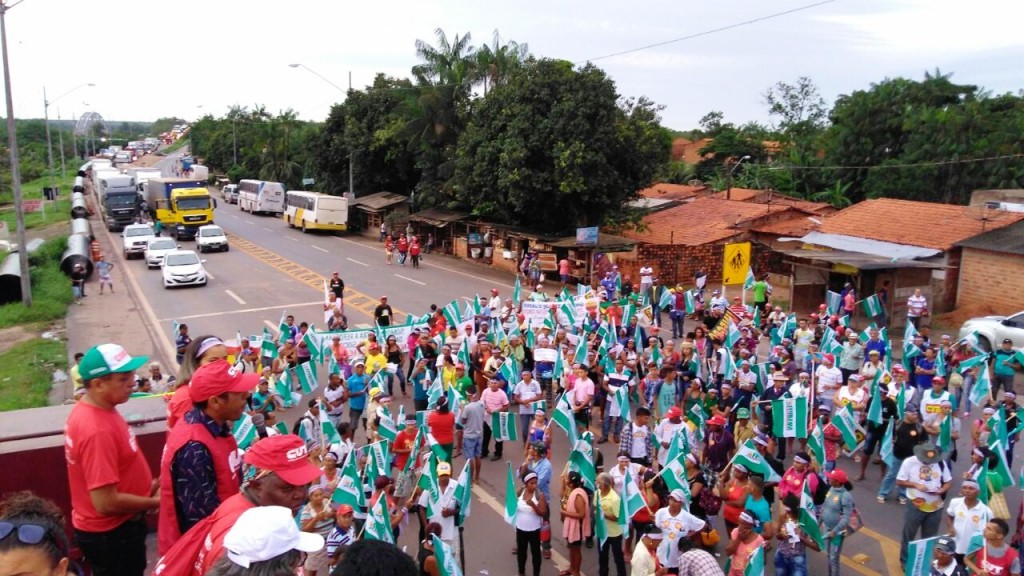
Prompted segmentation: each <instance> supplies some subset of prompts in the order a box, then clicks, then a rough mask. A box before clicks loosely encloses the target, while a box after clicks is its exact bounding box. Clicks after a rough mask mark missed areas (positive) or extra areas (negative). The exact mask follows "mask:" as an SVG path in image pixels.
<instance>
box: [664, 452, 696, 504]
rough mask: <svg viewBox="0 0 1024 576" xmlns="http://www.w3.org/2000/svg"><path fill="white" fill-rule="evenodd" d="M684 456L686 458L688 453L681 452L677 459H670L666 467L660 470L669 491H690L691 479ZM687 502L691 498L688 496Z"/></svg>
mask: <svg viewBox="0 0 1024 576" xmlns="http://www.w3.org/2000/svg"><path fill="white" fill-rule="evenodd" d="M684 458H686V455H685V454H680V455H679V456H678V457H676V458H675V459H673V460H669V461H668V462H667V463H666V464H665V468H663V469H662V470H661V472H660V474H661V475H662V477H663V478H664V480H665V486H667V487H668V489H669V492H671V491H672V490H682V491H683V492H684V493H687V494H689V492H690V481H689V479H688V478H687V477H686V465H685V464H684V463H683V459H684ZM687 502H689V498H687Z"/></svg>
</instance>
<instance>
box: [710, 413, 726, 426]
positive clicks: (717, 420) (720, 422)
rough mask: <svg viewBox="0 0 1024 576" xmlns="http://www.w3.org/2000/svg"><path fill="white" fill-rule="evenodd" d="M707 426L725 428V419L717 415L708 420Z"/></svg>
mask: <svg viewBox="0 0 1024 576" xmlns="http://www.w3.org/2000/svg"><path fill="white" fill-rule="evenodd" d="M706 424H707V425H708V426H725V418H722V416H721V415H719V414H715V415H714V416H712V417H711V418H708V421H707V422H706Z"/></svg>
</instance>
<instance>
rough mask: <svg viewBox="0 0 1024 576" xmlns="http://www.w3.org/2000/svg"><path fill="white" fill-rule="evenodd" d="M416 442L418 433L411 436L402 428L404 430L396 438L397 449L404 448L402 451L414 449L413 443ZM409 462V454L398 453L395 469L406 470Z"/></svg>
mask: <svg viewBox="0 0 1024 576" xmlns="http://www.w3.org/2000/svg"><path fill="white" fill-rule="evenodd" d="M415 441H416V432H413V433H412V434H409V432H408V431H407V430H406V429H405V428H402V430H401V431H400V432H399V433H398V436H396V437H395V447H396V448H402V449H408V448H412V447H413V442H415ZM438 442H440V440H438ZM408 461H409V453H408V452H405V453H397V452H396V453H395V467H396V468H398V469H399V470H403V469H405V463H406V462H408Z"/></svg>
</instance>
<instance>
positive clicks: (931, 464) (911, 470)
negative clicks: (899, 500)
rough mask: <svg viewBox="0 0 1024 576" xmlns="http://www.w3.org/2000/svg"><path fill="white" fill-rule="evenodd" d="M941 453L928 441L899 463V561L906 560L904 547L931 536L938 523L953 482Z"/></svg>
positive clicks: (904, 561)
mask: <svg viewBox="0 0 1024 576" xmlns="http://www.w3.org/2000/svg"><path fill="white" fill-rule="evenodd" d="M942 460H943V458H942V452H940V451H939V449H938V447H937V446H935V444H933V443H932V442H925V443H924V444H919V445H917V446H914V454H913V456H911V457H910V458H907V459H906V460H904V461H903V463H902V464H901V465H900V471H899V472H898V473H897V475H896V485H898V486H902V487H904V488H906V489H907V498H908V499H909V500H908V501H907V504H906V506H907V515H906V519H905V520H904V524H903V539H902V540H901V541H900V564H905V563H906V561H907V547H908V546H909V544H910V541H911V540H914V539H915V538H916V536H917V533H918V530H920V532H921V538H931V537H933V536H935V535H936V534H937V533H938V531H939V528H940V526H941V523H942V506H943V498H944V494H945V493H946V491H948V490H949V488H950V486H952V484H953V476H952V475H951V474H950V471H949V468H948V467H946V465H945V464H944V463H943V462H942Z"/></svg>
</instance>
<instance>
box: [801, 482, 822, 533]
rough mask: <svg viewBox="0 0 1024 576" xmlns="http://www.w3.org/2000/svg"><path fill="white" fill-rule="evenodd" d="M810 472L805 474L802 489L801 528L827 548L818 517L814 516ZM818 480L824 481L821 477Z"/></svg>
mask: <svg viewBox="0 0 1024 576" xmlns="http://www.w3.org/2000/svg"><path fill="white" fill-rule="evenodd" d="M808 477H810V474H807V475H806V476H804V487H803V490H801V491H800V529H801V530H803V531H804V534H807V536H808V537H809V538H810V539H811V540H814V541H815V542H817V543H818V547H819V548H821V549H822V550H824V549H825V540H824V539H823V538H822V537H821V526H819V525H818V519H817V518H815V517H814V513H813V512H811V510H814V495H813V494H812V493H811V483H810V482H808V480H807V479H808ZM818 482H822V480H821V478H819V479H818Z"/></svg>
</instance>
